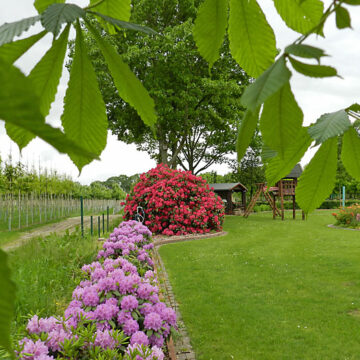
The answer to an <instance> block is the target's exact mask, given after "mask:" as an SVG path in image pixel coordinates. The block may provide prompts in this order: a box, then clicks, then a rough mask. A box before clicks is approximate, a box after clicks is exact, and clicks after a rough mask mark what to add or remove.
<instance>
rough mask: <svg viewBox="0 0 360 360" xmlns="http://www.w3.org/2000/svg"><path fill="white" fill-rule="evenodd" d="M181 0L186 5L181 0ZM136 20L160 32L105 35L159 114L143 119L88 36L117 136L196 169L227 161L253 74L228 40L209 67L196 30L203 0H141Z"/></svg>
mask: <svg viewBox="0 0 360 360" xmlns="http://www.w3.org/2000/svg"><path fill="white" fill-rule="evenodd" d="M179 4H180V7H179V6H178V5H179ZM133 5H134V6H133V12H132V20H133V21H134V22H136V23H141V24H144V25H147V26H150V27H152V28H153V29H155V30H156V31H157V32H159V35H147V34H141V35H139V34H136V35H135V34H134V33H132V32H129V31H126V32H125V31H120V32H118V33H117V34H115V35H105V36H106V38H107V39H108V41H109V42H111V43H112V44H113V45H115V46H116V47H117V48H118V52H119V53H121V54H123V59H124V60H125V61H126V62H127V63H128V64H129V65H130V68H131V69H132V70H133V71H134V73H136V75H137V76H138V78H139V79H141V80H142V82H143V84H144V86H145V88H146V89H147V90H148V91H149V93H150V95H151V97H152V98H153V99H154V101H155V106H156V111H157V115H158V121H157V123H156V125H155V127H154V128H152V129H151V128H150V127H149V126H147V125H145V124H144V123H143V121H142V120H141V118H140V117H139V115H138V114H137V112H136V111H135V110H134V109H133V108H132V107H131V106H130V105H128V104H127V103H126V102H124V101H123V100H122V99H121V98H120V97H119V95H118V93H117V92H116V91H115V86H114V84H113V81H112V78H111V76H110V75H109V72H108V70H107V68H106V66H105V63H104V61H103V58H102V56H101V54H100V51H99V49H98V47H97V45H96V43H95V42H94V41H92V40H91V38H89V43H90V54H91V58H92V60H93V63H94V64H95V68H96V72H97V76H98V80H99V82H100V84H101V91H102V94H103V98H104V100H105V103H106V106H107V114H108V120H109V127H110V129H111V130H112V132H113V133H114V134H116V135H117V136H118V139H119V140H121V141H124V142H126V143H135V144H136V146H137V148H138V149H139V150H142V151H146V152H148V153H149V154H150V156H151V157H152V158H154V159H156V160H157V162H162V163H166V164H168V165H170V166H171V167H175V166H176V165H180V166H181V167H182V168H183V169H185V170H190V171H192V172H194V173H198V172H200V171H203V170H205V169H206V168H208V167H209V166H211V165H212V164H214V163H221V162H225V161H227V158H226V155H227V154H229V153H231V152H234V151H235V143H236V132H237V128H238V125H239V122H240V119H241V117H242V114H243V108H242V107H241V105H240V102H239V98H240V96H241V94H242V90H243V87H244V86H245V85H247V84H248V82H249V77H248V76H247V75H246V74H245V72H244V71H243V70H242V69H241V68H240V67H239V66H238V65H237V64H236V62H235V61H234V60H233V59H232V58H231V56H230V54H229V49H228V42H225V43H224V45H223V47H222V50H221V54H222V55H221V58H220V59H219V60H218V61H217V62H216V63H215V65H214V66H213V68H212V70H211V71H209V67H208V64H207V63H206V62H205V61H204V60H203V59H202V58H201V56H200V55H199V53H198V51H197V48H196V45H195V42H194V40H193V36H192V29H193V21H194V19H195V15H196V6H197V2H196V1H193V0H191V1H190V0H188V1H183V2H180V3H179V2H178V1H172V0H171V1H167V4H166V7H164V6H163V2H160V1H150V0H137V1H135V2H134V3H133Z"/></svg>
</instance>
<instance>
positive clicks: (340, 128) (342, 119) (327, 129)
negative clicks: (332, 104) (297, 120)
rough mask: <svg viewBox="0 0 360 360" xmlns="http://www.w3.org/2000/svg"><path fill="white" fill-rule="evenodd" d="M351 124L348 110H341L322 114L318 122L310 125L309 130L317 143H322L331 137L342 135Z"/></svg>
mask: <svg viewBox="0 0 360 360" xmlns="http://www.w3.org/2000/svg"><path fill="white" fill-rule="evenodd" d="M350 125H351V123H350V120H349V117H348V114H347V113H346V111H345V110H339V111H336V112H333V113H330V114H324V115H321V116H320V117H319V119H317V121H316V123H315V124H314V125H313V126H311V127H309V130H308V131H309V134H310V136H311V137H312V138H313V139H314V140H316V142H317V143H322V142H324V141H326V140H327V139H329V138H331V137H334V136H337V135H342V134H343V133H344V132H345V131H346V130H347V129H348V128H349V127H350Z"/></svg>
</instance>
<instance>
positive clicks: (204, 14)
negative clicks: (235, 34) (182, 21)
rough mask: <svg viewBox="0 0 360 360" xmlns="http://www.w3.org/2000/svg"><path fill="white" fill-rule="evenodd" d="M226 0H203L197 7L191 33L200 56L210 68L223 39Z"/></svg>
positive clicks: (217, 55) (217, 54) (226, 7)
mask: <svg viewBox="0 0 360 360" xmlns="http://www.w3.org/2000/svg"><path fill="white" fill-rule="evenodd" d="M227 12H228V0H205V1H204V2H203V3H202V4H201V5H200V7H199V10H198V14H197V17H196V20H195V25H194V30H193V35H194V40H195V42H196V45H197V47H198V49H199V52H200V54H201V56H202V57H203V58H204V59H205V60H206V61H207V62H208V63H209V67H210V68H211V67H212V65H213V64H214V62H215V61H216V60H217V58H218V57H219V49H220V47H221V44H222V43H223V41H224V36H225V31H226V26H227V16H228V14H227Z"/></svg>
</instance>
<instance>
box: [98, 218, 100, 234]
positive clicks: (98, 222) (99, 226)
mask: <svg viewBox="0 0 360 360" xmlns="http://www.w3.org/2000/svg"><path fill="white" fill-rule="evenodd" d="M98 234H99V237H100V216H98Z"/></svg>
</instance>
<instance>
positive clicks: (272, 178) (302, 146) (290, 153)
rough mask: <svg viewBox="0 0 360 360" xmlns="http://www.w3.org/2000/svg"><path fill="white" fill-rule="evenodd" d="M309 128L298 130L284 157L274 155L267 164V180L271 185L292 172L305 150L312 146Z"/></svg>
mask: <svg viewBox="0 0 360 360" xmlns="http://www.w3.org/2000/svg"><path fill="white" fill-rule="evenodd" d="M311 142H312V139H311V138H310V136H309V134H308V132H307V128H301V129H300V130H298V135H297V136H296V137H295V138H293V139H292V144H291V145H290V146H289V147H288V148H287V149H286V151H285V153H284V157H283V158H281V157H280V156H275V157H272V158H271V159H270V160H269V161H268V162H267V164H266V180H267V182H268V184H269V185H270V186H272V185H274V184H275V183H276V182H277V181H279V180H280V179H282V178H283V177H284V176H286V175H287V174H289V173H290V171H291V170H292V169H293V168H294V166H295V165H296V164H297V163H298V162H299V161H300V160H301V158H302V157H303V155H304V154H305V151H306V150H307V148H308V147H309V146H310V144H311Z"/></svg>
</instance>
